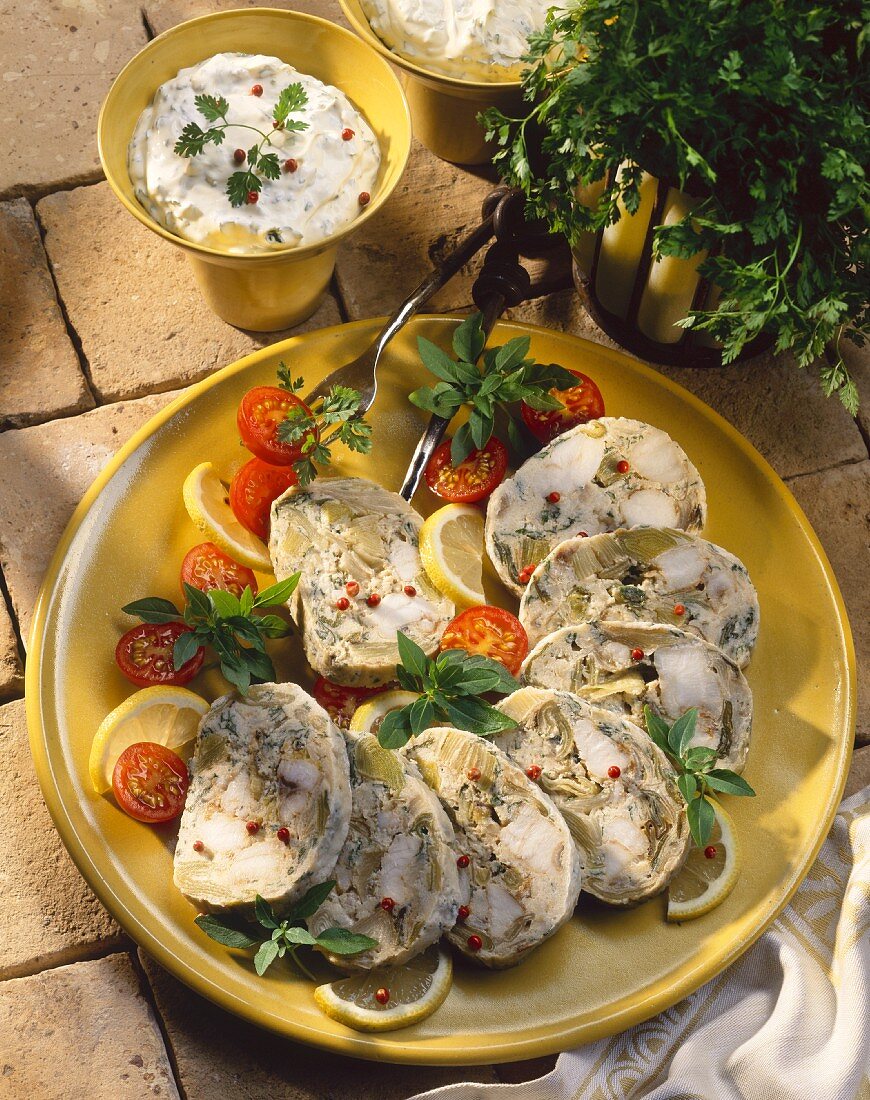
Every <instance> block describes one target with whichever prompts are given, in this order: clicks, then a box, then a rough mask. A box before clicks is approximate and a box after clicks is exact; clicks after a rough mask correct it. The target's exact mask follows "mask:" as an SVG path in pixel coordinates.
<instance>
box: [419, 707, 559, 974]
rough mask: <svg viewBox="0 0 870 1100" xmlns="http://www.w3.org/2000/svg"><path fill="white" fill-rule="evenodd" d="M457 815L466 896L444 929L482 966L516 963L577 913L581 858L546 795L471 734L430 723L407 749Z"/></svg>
mask: <svg viewBox="0 0 870 1100" xmlns="http://www.w3.org/2000/svg"><path fill="white" fill-rule="evenodd" d="M405 751H406V752H408V753H409V755H410V756H411V758H412V759H413V760H414V761H415V762H416V763H417V765H418V766H419V768H420V771H421V773H422V775H423V778H424V779H425V781H426V782H427V783H428V784H429V786H430V787H431V788H432V789H433V790H434V791H435V793H436V794H437V795H438V797H439V798H440V799H441V804H442V806H443V807H444V809H445V810H446V811H447V815H448V817H449V818H450V820H451V822H452V823H453V828H454V831H455V833H456V850H457V852H458V860H457V862H458V865H459V867H460V876H459V877H460V892H461V900H462V904H463V905H465V906H467V908H468V915H467V916H466V917H465V918H464V919H462V920H460V921H459V923H457V925H456V926H455V927H454V928H453V929H452V930H451V931H449V932H448V933H447V938H448V939H449V940H450V942H451V943H452V944H454V945H455V946H456V947H457V948H458V949H459V950H460V951H462V952H463V954H465V955H467V956H468V957H469V958H472V959H474V960H475V961H476V962H479V963H482V964H483V965H484V966H489V967H493V968H503V967H507V966H513V965H514V964H515V963H518V962H520V961H521V960H522V958H523V957H524V956H525V955H527V954H528V952H529V951H531V950H532V948H534V947H537V946H538V944H540V943H542V942H543V941H544V940H546V939H547V938H548V937H550V936H552V935H553V933H554V932H555V931H556V930H557V929H559V928H560V927H561V926H562V925H563V924H564V923H565V921H566V920H567V919H568V918H569V916H570V915H571V913H572V912H573V911H574V906H575V905H576V903H577V896H578V893H579V890H580V862H579V859H578V855H577V851H576V849H575V846H574V844H573V843H572V840H571V834H570V832H569V831H568V827H567V825H566V824H565V820H564V818H563V817H562V816H561V815H560V814H559V812H558V810H557V809H556V807H555V805H554V804H553V802H552V800H551V799H550V798H548V797H547V795H546V794H544V793H543V792H542V791H541V789H540V788H539V787H538V785H537V784H536V783H533V782H532V781H531V780H530V779H529V778H528V777H527V776H526V774H525V773H524V772H523V771H522V769H521V768H520V767H518V766H517V765H516V764H515V763H514V762H513V761H512V760H510V759H509V758H508V757H507V756H506V755H505V754H504V753H503V752H502V751H501V750H500V749H498V748H496V746H495V745H493V744H492V743H491V742H489V741H484V740H483V739H482V738H480V737H477V736H476V735H475V734H472V733H466V732H464V731H463V730H457V729H452V728H447V727H435V728H433V729H429V730H426V732H425V733H423V734H420V735H419V736H418V737H416V738H414V739H413V740H412V741H411V742H410V744H409V745H408V748H407V749H406V750H405Z"/></svg>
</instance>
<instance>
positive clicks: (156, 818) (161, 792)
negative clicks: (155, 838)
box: [112, 741, 188, 825]
mask: <svg viewBox="0 0 870 1100" xmlns="http://www.w3.org/2000/svg"><path fill="white" fill-rule="evenodd" d="M187 785H188V777H187V765H186V764H185V763H184V761H183V760H182V759H181V757H180V756H178V755H177V754H176V753H174V752H173V751H172V749H167V748H166V746H165V745H158V744H156V743H155V742H153V741H138V742H137V743H136V744H135V745H130V746H129V747H128V748H126V749H124V751H123V752H122V753H121V755H120V756H119V757H118V763H117V764H116V765H115V770H114V771H113V772H112V790H113V791H114V792H115V798H116V799H117V800H118V805H119V806H120V807H121V809H122V810H125V811H126V812H127V813H128V814H129V815H130V817H135V818H136V820H137V821H147V822H149V824H152V825H157V824H160V823H161V822H163V821H171V820H172V819H173V818H174V817H178V815H179V814H180V813H181V811H182V810H183V809H184V799H185V796H186V794H187Z"/></svg>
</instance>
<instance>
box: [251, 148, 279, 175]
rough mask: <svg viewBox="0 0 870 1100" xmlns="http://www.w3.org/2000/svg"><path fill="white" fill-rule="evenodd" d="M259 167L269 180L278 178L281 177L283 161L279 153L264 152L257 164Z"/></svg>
mask: <svg viewBox="0 0 870 1100" xmlns="http://www.w3.org/2000/svg"><path fill="white" fill-rule="evenodd" d="M257 168H258V170H259V171H260V172H262V173H263V175H264V176H265V177H266V179H267V180H277V179H280V178H281V163H280V161H279V160H278V154H277V153H264V154H262V155H261V157H260V160H259V162H258V164H257Z"/></svg>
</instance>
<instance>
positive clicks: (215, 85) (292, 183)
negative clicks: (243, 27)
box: [128, 53, 381, 254]
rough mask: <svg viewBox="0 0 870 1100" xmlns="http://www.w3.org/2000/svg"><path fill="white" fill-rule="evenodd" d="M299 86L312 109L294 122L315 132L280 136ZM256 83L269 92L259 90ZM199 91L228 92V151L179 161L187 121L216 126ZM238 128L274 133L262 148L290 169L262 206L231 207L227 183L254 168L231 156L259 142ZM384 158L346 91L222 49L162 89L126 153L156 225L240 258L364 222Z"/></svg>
mask: <svg viewBox="0 0 870 1100" xmlns="http://www.w3.org/2000/svg"><path fill="white" fill-rule="evenodd" d="M295 83H299V84H301V85H302V86H303V88H304V89H305V92H306V93H307V95H308V103H307V104H306V105H305V106H304V107H303V108H301V110H299V111H294V112H292V113H291V114H290V116H289V117H290V119H297V120H301V121H304V122H307V123H308V129H306V130H303V131H300V132H292V131H289V130H275V129H274V128H273V126H272V112H273V110H274V108H275V104H276V102H277V100H278V96H279V95H280V93H281V92H282V91H283V90H284V89H285V88H286V87H287V86H288V85H289V84H295ZM256 84H259V85H261V86H262V88H263V93H262V95H259V96H257V95H252V94H251V88H252V87H253V86H254V85H256ZM198 95H213V96H223V97H224V99H226V100H227V101H228V102H229V110H228V111H227V119H228V120H229V122H230V123H231V125H230V126H229V128H228V129H227V131H226V135H225V137H224V141H223V143H222V144H221V145H214V144H212V143H209V144H206V146H205V148H204V150H203V152H202V153H200V154H198V155H197V156H193V157H184V156H179V154H177V153H176V152H175V150H174V146H175V143H176V141H177V140H178V138H179V136H180V134H181V131H182V130H183V129H184V127H185V126H186V125H187V124H188V123H189V122H195V123H197V124H198V125H199V126H201V127H202V128H203V129H204V130H206V129H208V128H209V127H211V126H214V125H216V123H213V122H209V121H208V120H207V119H206V118H205V117H204V116H203V115H202V114H201V113H200V112H199V111H198V110H197V107H196V105H195V103H194V98H195V97H196V96H198ZM240 124H246V125H248V126H254V127H256V128H257V129H258V130H261V131H264V132H266V133H268V134H269V135H270V144H267V145H264V147H263V150H262V151H263V152H264V153H270V152H274V153H276V154H277V156H278V159H279V161H280V162H281V165H282V171H281V175H280V177H279V178H278V179H276V180H271V179H263V189H262V191H261V192H260V194H259V196H258V200H257V202H255V203H244V204H243V205H242V206H237V207H233V206H232V205H231V204H230V200H229V198H228V197H227V194H226V186H227V179H228V178H229V177H230V176H231V175H232V174H233V172H236V171H240V170H244V169H245V168H247V163H243V164H241V165H240V164H237V163H235V162H234V159H233V154H234V152H235V150H236V149H242V150H247V149H250V148H251V146H253V145H254V144H256V143H257V142H258V141H260V138H259V137H258V135H257V134H255V133H254V132H253V131H252V130H246V129H243V128H242V126H241V125H240ZM347 130H352V131H353V136H352V137H350V139H349V140H345V138H344V137H343V136H342V133H343V132H344V131H347ZM287 161H295V169H294V170H292V171H291V170H285V168H284V165H285V163H286V162H287ZM380 162H381V152H380V148H379V146H378V141H377V138H376V137H375V135H374V133H373V132H372V129H371V127H370V126H369V124H368V123H367V122H366V120H365V118H364V117H363V116H362V115H361V114H360V113H359V111H357V110H356V108H355V107H354V106H353V104H352V103H351V102H350V100H349V99H348V98H347V96H346V95H344V93H343V92H340V91H339V90H338V89H337V88H333V87H331V86H330V85H328V84H323V83H321V81H319V80H317V79H315V78H314V77H312V76H306V75H305V74H304V73H300V72H298V71H297V70H296V69H294V68H293V67H292V66H291V65H287V64H286V63H285V62H283V61H280V60H279V59H278V58H277V57H266V56H264V55H262V54H239V53H220V54H215V56H214V57H210V58H208V60H206V61H202V62H200V63H199V64H198V65H193V66H191V67H190V68H188V69H182V70H181V72H179V73H178V75H177V76H175V77H173V79H172V80H168V81H167V82H166V83H165V84H163V85H161V87H160V88H158V90H157V93H156V94H155V96H154V99H153V101H152V103H151V104H150V106H148V107H147V108H146V109H145V110H144V111H143V112H142V115H141V117H140V119H139V122H138V123H137V125H136V129H135V131H134V133H133V137H132V139H131V140H130V147H129V150H128V165H129V170H130V178H131V180H132V182H133V188H134V191H135V194H136V197H137V199H138V200H139V202H140V203H141V204H142V205H143V206H144V207H145V209H146V210H147V211H148V213H149V214H150V215H151V217H152V218H154V220H155V221H157V222H159V223H160V225H162V226H163V227H164V228H166V229H168V230H169V231H170V232H171V233H175V234H177V236H179V237H183V238H184V239H185V240H188V241H193V242H194V243H196V244H201V245H206V246H208V247H210V248H217V249H220V250H222V251H225V252H231V253H235V254H246V253H252V252H266V251H271V250H274V249H281V248H287V247H301V246H304V245H311V244H317V243H319V242H320V241H325V240H327V239H328V238H329V237H332V236H333V235H334V234H335V233H337V232H338V231H339V230H341V229H344V228H345V227H346V226H347V225H349V224H350V223H351V222H353V221H354V220H355V219H356V218H357V217H358V216H359V214H360V211H361V210H362V209H363V208H364V207H363V205H362V204H361V203H360V195H361V194H362V193H364V192H367V193H368V194H369V195H371V194H372V193H373V192H374V189H375V180H376V179H377V175H378V168H379V166H380Z"/></svg>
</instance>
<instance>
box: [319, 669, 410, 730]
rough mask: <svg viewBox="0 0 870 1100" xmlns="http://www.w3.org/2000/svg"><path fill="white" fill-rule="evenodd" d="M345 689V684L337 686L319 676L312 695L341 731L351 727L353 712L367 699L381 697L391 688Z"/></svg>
mask: <svg viewBox="0 0 870 1100" xmlns="http://www.w3.org/2000/svg"><path fill="white" fill-rule="evenodd" d="M390 686H391V685H390V684H384V685H383V687H373V688H367V687H345V686H344V685H343V684H335V683H333V682H332V680H327V679H326V677H325V676H318V677H317V680H316V682H315V684H314V687H313V688H312V691H311V694H312V695H313V696H314V698H315V699H316V700H317V702H318V703H320V705H321V706H322V707H323V709H324V710H325V711H326V713H327V714H328V715H329V717H330V718H331V719H332V720H333V722H335V724H336V725H337V726H339V727H340V728H341V729H343V730H346V729H347V728H348V727H349V726H350V720H351V718H353V712H354V711H355V710H356V708H357V707H358V706H359V705H360V703H363V702H365V700H366V699H371V697H372V696H373V695H380V694H381V693H382V692H385V691H387V690H388V688H389V687H390Z"/></svg>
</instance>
